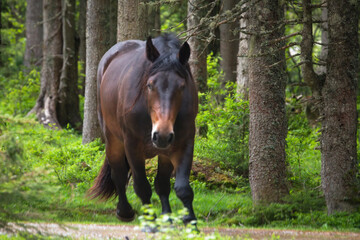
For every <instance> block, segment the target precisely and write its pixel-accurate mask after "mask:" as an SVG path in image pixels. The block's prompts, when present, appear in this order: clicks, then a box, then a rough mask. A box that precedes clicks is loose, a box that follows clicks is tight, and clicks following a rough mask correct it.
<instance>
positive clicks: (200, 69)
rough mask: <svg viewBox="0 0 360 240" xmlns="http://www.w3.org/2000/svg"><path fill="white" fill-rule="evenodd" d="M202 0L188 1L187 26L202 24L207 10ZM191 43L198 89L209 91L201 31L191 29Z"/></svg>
mask: <svg viewBox="0 0 360 240" xmlns="http://www.w3.org/2000/svg"><path fill="white" fill-rule="evenodd" d="M201 3H202V1H201V0H189V2H188V19H187V28H188V29H193V28H195V26H198V25H199V24H200V20H201V18H202V17H204V16H205V12H204V10H203V9H201V6H200V4H201ZM188 34H189V36H190V38H189V41H188V43H189V45H190V48H191V55H190V59H189V64H190V68H191V73H192V75H193V77H194V80H195V82H196V83H197V86H198V90H199V92H201V93H205V92H206V91H207V63H206V59H207V51H206V43H205V42H204V41H203V40H202V39H201V37H200V33H199V32H194V31H190V32H189V33H188Z"/></svg>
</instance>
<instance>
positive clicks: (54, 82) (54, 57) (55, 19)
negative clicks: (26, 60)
mask: <svg viewBox="0 0 360 240" xmlns="http://www.w3.org/2000/svg"><path fill="white" fill-rule="evenodd" d="M43 20H44V32H43V35H44V38H43V41H44V48H43V61H42V69H41V86H40V94H39V97H38V99H37V101H36V105H35V107H34V108H33V110H32V111H31V112H33V111H34V112H36V115H37V118H38V120H39V121H40V122H41V123H43V124H44V125H45V126H50V127H54V128H55V127H57V128H60V124H59V122H58V119H57V112H56V105H57V101H58V89H59V80H60V74H61V68H62V31H61V30H62V28H61V25H62V24H61V0H43Z"/></svg>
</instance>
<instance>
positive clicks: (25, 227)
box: [0, 223, 360, 240]
mask: <svg viewBox="0 0 360 240" xmlns="http://www.w3.org/2000/svg"><path fill="white" fill-rule="evenodd" d="M17 231H27V232H28V233H32V234H41V235H44V236H62V237H68V238H71V239H84V238H85V239H128V240H132V239H157V236H156V235H157V233H155V234H153V233H144V232H141V230H140V229H139V227H137V226H131V225H104V224H73V223H69V224H57V223H22V224H11V223H10V224H8V226H7V230H4V229H0V235H2V234H7V233H9V232H17ZM200 231H202V232H204V233H205V234H211V233H214V232H218V233H219V234H220V235H222V236H229V237H234V238H236V239H247V240H249V239H253V240H262V239H281V240H283V239H296V240H310V239H311V240H358V239H360V233H355V232H335V231H306V230H284V229H249V228H210V227H205V228H200Z"/></svg>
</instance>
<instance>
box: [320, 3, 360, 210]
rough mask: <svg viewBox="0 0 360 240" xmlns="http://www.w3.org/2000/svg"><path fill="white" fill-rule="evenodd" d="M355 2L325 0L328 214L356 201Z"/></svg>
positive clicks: (323, 175) (351, 206)
mask: <svg viewBox="0 0 360 240" xmlns="http://www.w3.org/2000/svg"><path fill="white" fill-rule="evenodd" d="M358 7H359V5H358V2H357V1H328V25H329V26H328V30H329V52H328V61H327V76H326V79H325V83H324V86H323V89H322V96H323V104H324V108H323V120H322V141H321V153H322V155H321V161H322V169H321V178H322V187H323V190H324V194H325V200H326V205H327V208H328V214H333V213H335V212H337V211H353V210H355V209H356V207H358V204H359V201H358V200H359V185H358V184H357V181H356V175H357V174H358V163H357V152H356V133H357V111H356V93H357V87H358V86H357V73H358V70H359V69H358V54H359V43H358V41H359V40H358V20H359V12H358Z"/></svg>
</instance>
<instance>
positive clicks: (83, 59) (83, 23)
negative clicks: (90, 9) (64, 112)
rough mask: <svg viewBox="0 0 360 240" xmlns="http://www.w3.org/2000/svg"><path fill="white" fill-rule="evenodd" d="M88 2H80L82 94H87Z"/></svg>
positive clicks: (80, 79) (84, 0)
mask: <svg viewBox="0 0 360 240" xmlns="http://www.w3.org/2000/svg"><path fill="white" fill-rule="evenodd" d="M86 3H87V0H80V4H79V9H78V12H79V21H78V34H79V61H80V66H81V70H80V76H79V81H80V82H81V86H82V88H81V89H80V94H81V95H83V96H84V94H85V72H86V5H87V4H86Z"/></svg>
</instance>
